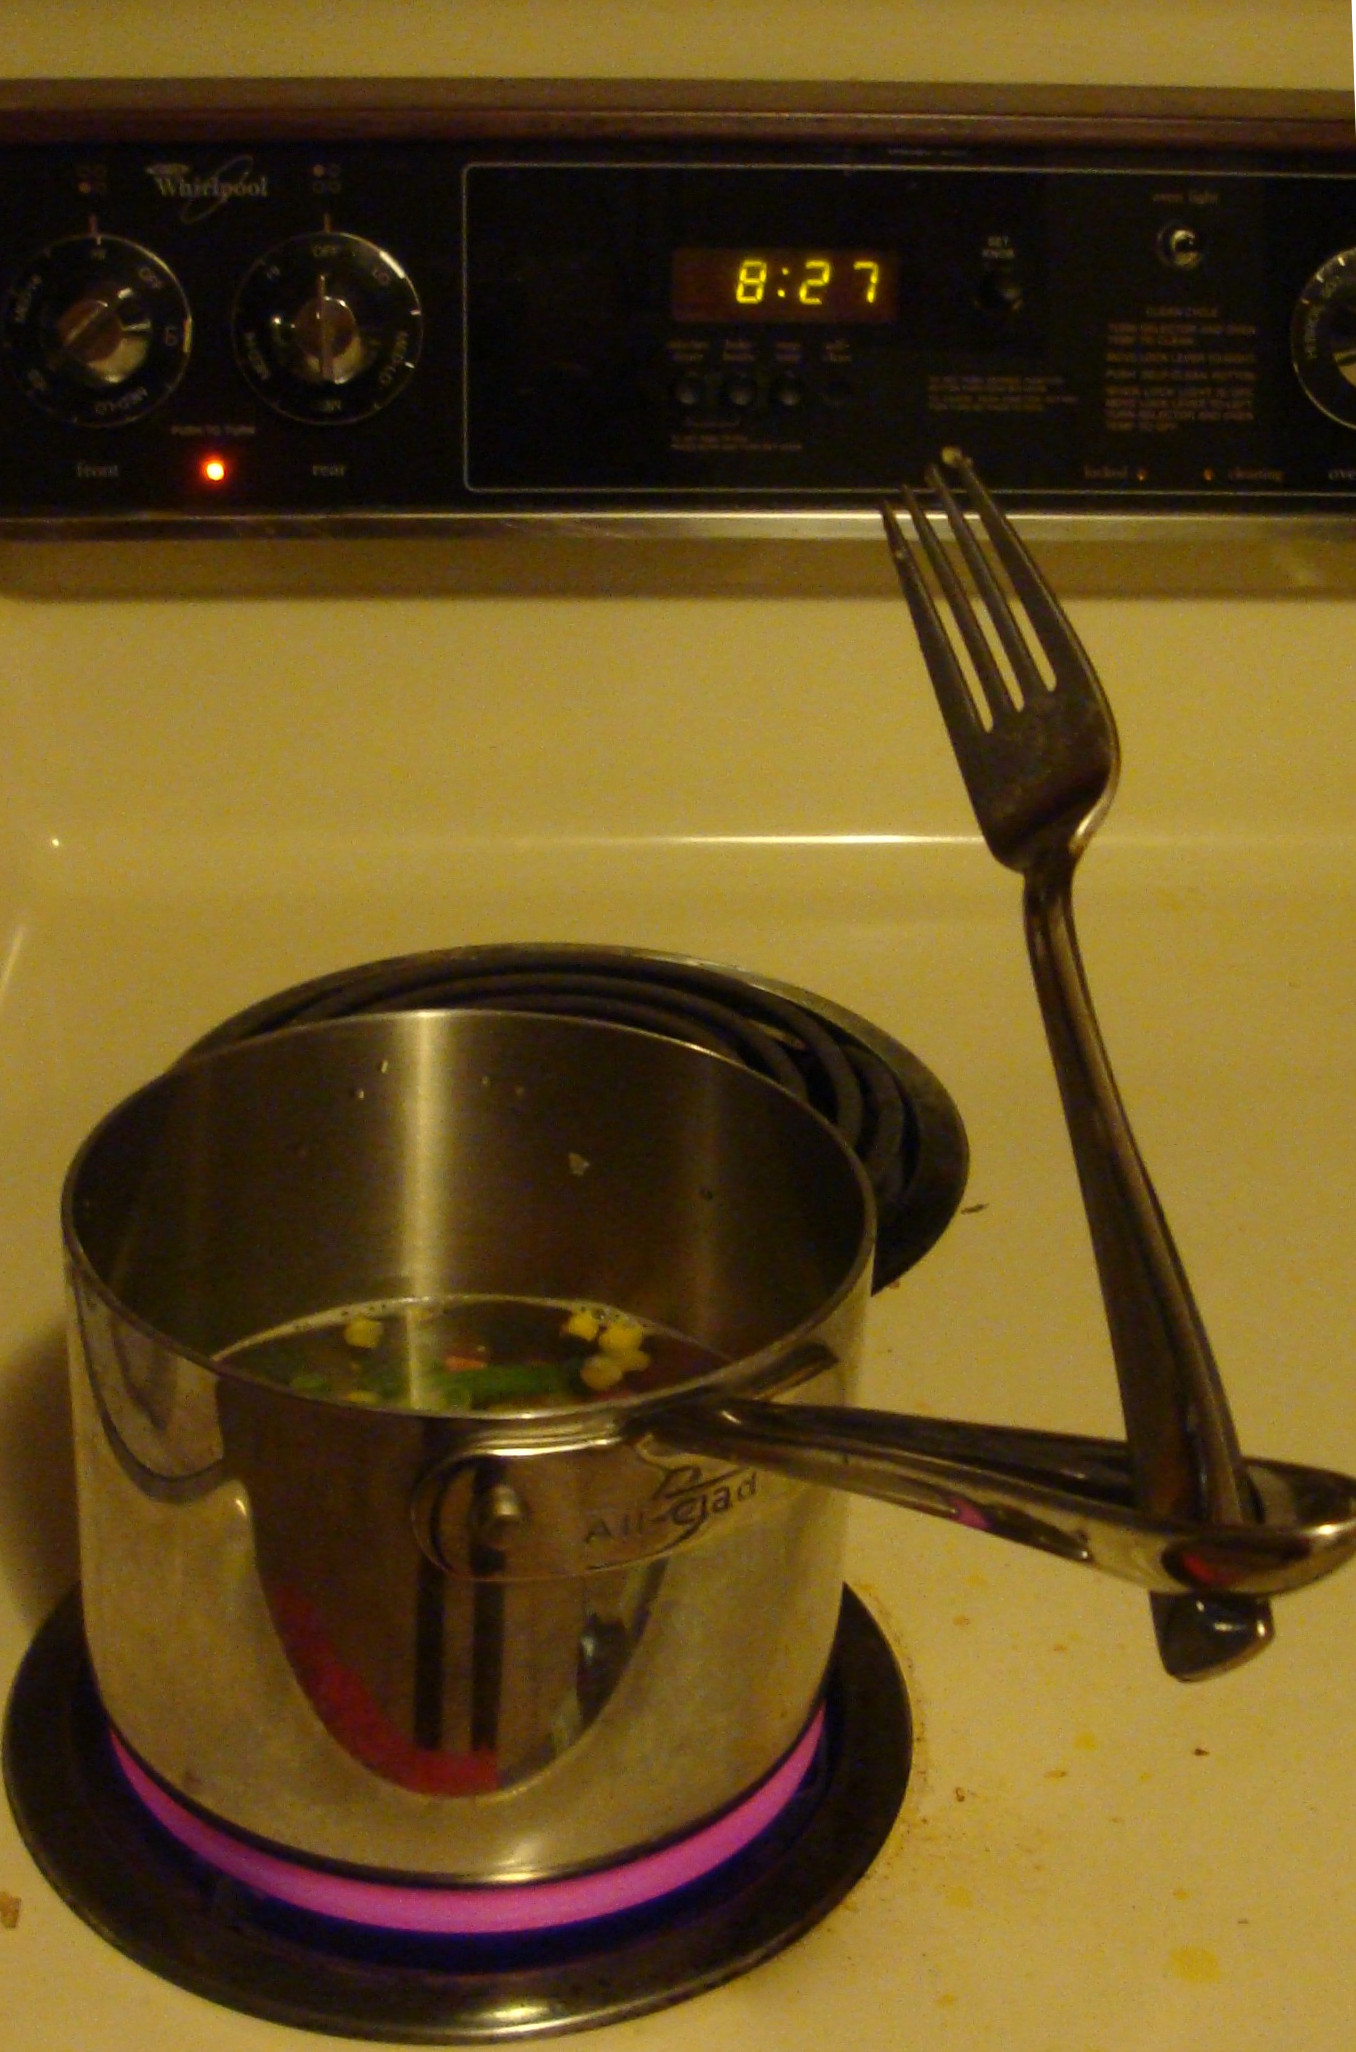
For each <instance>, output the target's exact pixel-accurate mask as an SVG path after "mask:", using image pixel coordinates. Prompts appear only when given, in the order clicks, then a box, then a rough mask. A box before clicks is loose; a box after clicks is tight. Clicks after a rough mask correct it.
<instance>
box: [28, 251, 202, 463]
mask: <svg viewBox="0 0 1356 2052" xmlns="http://www.w3.org/2000/svg"><path fill="white" fill-rule="evenodd" d="M192 335H193V323H192V317H191V315H190V313H189V308H188V301H187V300H186V299H185V297H184V294H183V290H182V288H181V286H180V284H179V281H178V279H177V278H176V277H175V276H174V273H173V272H172V271H171V270H170V268H169V266H168V265H167V264H165V263H162V262H161V260H160V258H159V257H158V256H156V255H154V253H153V252H152V251H150V250H148V249H143V248H142V247H141V245H140V244H139V243H136V242H128V241H126V240H124V239H123V238H122V237H121V236H116V235H100V234H99V233H97V231H96V232H94V233H92V234H89V235H74V236H70V237H68V238H66V239H65V240H64V241H61V242H54V243H52V244H51V245H50V247H49V248H47V249H45V250H44V251H43V252H42V254H41V256H39V257H37V258H36V259H35V260H34V262H33V263H31V264H30V265H29V266H28V268H27V269H26V270H25V271H24V272H23V273H22V274H21V275H20V277H19V278H18V279H17V280H16V281H15V283H14V285H13V286H12V287H11V288H10V291H9V294H8V297H7V299H6V302H5V308H4V316H3V338H4V350H5V355H6V358H7V359H8V362H9V365H10V368H11V369H12V370H13V372H14V374H15V376H16V377H17V378H18V380H19V383H20V385H21V386H22V388H23V390H24V393H25V394H26V396H27V397H28V399H29V400H30V401H31V402H32V404H33V405H34V406H38V407H40V408H41V409H42V411H43V412H44V413H49V414H53V415H55V416H56V418H57V419H58V420H62V421H65V422H66V423H67V424H68V425H69V426H71V427H120V426H122V425H123V424H124V423H126V422H128V421H134V420H141V419H143V418H144V416H145V415H146V414H148V413H150V412H151V411H152V409H153V408H154V407H157V406H159V405H160V403H161V401H162V400H164V399H166V398H168V397H169V394H170V393H171V392H172V391H173V390H174V388H175V386H176V385H177V384H178V382H179V380H180V378H181V377H182V376H183V374H184V368H185V366H186V364H187V362H188V355H189V349H190V347H191V344H192Z"/></svg>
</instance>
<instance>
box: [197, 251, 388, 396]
mask: <svg viewBox="0 0 1356 2052" xmlns="http://www.w3.org/2000/svg"><path fill="white" fill-rule="evenodd" d="M420 325H421V324H420V308H419V296H418V294H417V293H416V291H415V289H414V286H413V285H412V284H411V283H410V280H409V279H408V277H407V276H406V275H405V273H404V271H403V270H402V269H401V268H400V265H399V264H398V263H397V262H396V260H395V258H394V257H392V256H388V255H387V253H386V251H385V250H383V249H378V247H377V245H376V243H375V242H365V241H364V240H363V238H362V237H361V236H358V235H334V234H331V233H329V232H326V233H325V234H323V235H294V236H293V237H292V238H291V240H290V241H288V242H280V243H279V244H278V246H277V248H276V249H271V250H269V251H268V253H267V255H266V256H262V257H260V259H259V261H258V262H257V263H256V264H255V265H253V267H252V268H251V269H250V270H249V271H248V272H247V273H246V275H245V279H244V282H243V284H242V285H241V287H240V290H239V292H238V293H237V295H236V302H235V315H234V335H235V353H236V360H237V362H238V363H239V365H240V368H241V370H242V371H243V372H244V374H245V377H246V378H247V379H248V381H249V383H250V384H251V385H252V386H253V387H254V390H255V391H256V392H257V393H258V394H259V396H260V398H261V399H265V400H267V402H268V404H269V405H270V406H272V407H273V408H274V409H275V411H276V412H278V413H282V414H285V415H286V416H287V417H288V419H289V420H305V421H313V422H317V423H319V424H320V425H321V426H326V425H335V426H344V425H346V424H347V423H348V422H350V421H355V420H365V419H366V418H367V416H368V415H369V414H372V413H377V412H379V411H380V409H381V408H382V407H383V406H387V405H389V404H390V402H391V400H392V399H394V398H395V396H396V393H397V392H399V391H400V390H401V389H402V387H403V386H404V385H405V383H406V382H407V380H408V379H409V377H410V374H411V373H412V371H413V370H414V367H415V365H416V364H417V362H418V361H419V342H420Z"/></svg>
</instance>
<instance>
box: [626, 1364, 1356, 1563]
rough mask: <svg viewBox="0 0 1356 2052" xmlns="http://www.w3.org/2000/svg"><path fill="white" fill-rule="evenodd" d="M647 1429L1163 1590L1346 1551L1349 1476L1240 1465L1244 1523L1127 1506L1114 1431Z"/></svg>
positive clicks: (672, 1411) (708, 1420)
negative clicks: (1247, 1520) (1100, 1434)
mask: <svg viewBox="0 0 1356 2052" xmlns="http://www.w3.org/2000/svg"><path fill="white" fill-rule="evenodd" d="M645 1423H646V1436H647V1438H650V1439H655V1440H659V1441H661V1442H662V1443H663V1445H664V1446H666V1447H668V1448H671V1449H673V1450H674V1451H677V1452H682V1453H701V1454H714V1455H716V1456H718V1457H722V1458H728V1459H731V1460H738V1461H743V1462H748V1463H750V1464H751V1465H752V1466H754V1467H759V1468H768V1469H770V1470H771V1471H772V1472H773V1473H775V1474H779V1475H788V1476H790V1477H792V1478H793V1479H794V1480H795V1481H798V1482H813V1483H822V1484H825V1485H827V1486H828V1487H829V1488H833V1489H847V1490H851V1491H852V1492H853V1493H854V1494H856V1495H859V1496H874V1497H879V1498H880V1499H881V1500H882V1501H883V1502H885V1503H894V1504H899V1505H901V1506H903V1507H904V1508H905V1509H908V1510H918V1511H924V1512H926V1513H927V1514H928V1515H929V1516H931V1517H939V1518H949V1519H951V1520H952V1521H953V1522H954V1523H956V1524H961V1525H969V1526H972V1527H973V1528H974V1529H975V1530H976V1531H980V1532H991V1533H993V1534H994V1535H995V1537H997V1538H1000V1539H1011V1540H1014V1541H1015V1542H1016V1543H1017V1544H1018V1545H1020V1546H1034V1547H1037V1548H1038V1549H1039V1550H1040V1551H1041V1552H1043V1553H1054V1554H1057V1555H1058V1556H1059V1557H1060V1559H1061V1560H1071V1561H1078V1562H1081V1563H1082V1564H1083V1565H1085V1566H1087V1567H1095V1568H1100V1569H1101V1570H1102V1572H1103V1573H1104V1574H1109V1575H1116V1576H1118V1577H1119V1578H1120V1579H1121V1580H1123V1581H1128V1582H1135V1583H1137V1584H1138V1585H1139V1586H1140V1587H1141V1588H1143V1589H1155V1590H1162V1591H1163V1592H1164V1593H1170V1594H1176V1595H1180V1594H1181V1593H1182V1592H1183V1591H1184V1590H1186V1591H1190V1592H1192V1593H1193V1594H1196V1595H1201V1596H1211V1597H1216V1598H1218V1597H1221V1596H1226V1597H1227V1596H1229V1595H1238V1596H1273V1595H1279V1594H1282V1593H1283V1592H1284V1591H1286V1590H1289V1589H1298V1588H1301V1587H1303V1585H1304V1584H1305V1583H1307V1582H1315V1581H1318V1580H1319V1579H1320V1578H1321V1577H1322V1576H1323V1575H1327V1574H1331V1573H1332V1571H1333V1570H1334V1568H1338V1567H1341V1565H1342V1563H1343V1562H1344V1561H1346V1560H1349V1559H1350V1557H1351V1555H1352V1554H1353V1553H1354V1552H1356V1480H1353V1479H1352V1478H1351V1477H1350V1476H1347V1475H1339V1474H1334V1473H1331V1472H1330V1471H1329V1470H1327V1469H1323V1468H1303V1467H1295V1466H1293V1465H1292V1464H1291V1463H1289V1462H1286V1461H1255V1460H1249V1461H1247V1462H1246V1468H1247V1474H1248V1479H1249V1481H1250V1483H1251V1485H1252V1489H1253V1491H1254V1493H1255V1495H1256V1498H1257V1509H1258V1518H1259V1522H1258V1523H1256V1524H1249V1525H1204V1524H1190V1523H1184V1522H1182V1521H1180V1520H1174V1519H1168V1518H1159V1517H1154V1516H1153V1515H1151V1514H1150V1513H1148V1512H1146V1511H1141V1510H1139V1509H1138V1508H1137V1507H1136V1504H1135V1485H1134V1479H1133V1471H1132V1468H1131V1461H1130V1451H1129V1448H1128V1447H1127V1446H1125V1445H1124V1444H1123V1443H1122V1442H1120V1441H1119V1440H1112V1439H1085V1438H1082V1437H1080V1436H1078V1435H1075V1434H1070V1433H1055V1432H1032V1431H1024V1430H1022V1429H1020V1428H1017V1427H1013V1426H1002V1425H977V1424H970V1423H968V1422H961V1421H959V1420H952V1419H943V1418H914V1417H908V1416H904V1415H901V1414H897V1413H895V1412H891V1411H865V1410H854V1409H851V1408H843V1407H840V1406H835V1405H819V1404H795V1403H769V1402H766V1401H763V1400H759V1399H739V1398H734V1399H727V1400H725V1401H723V1402H721V1403H719V1404H713V1403H711V1402H710V1401H709V1399H708V1400H706V1401H703V1402H697V1403H686V1404H681V1405H679V1404H673V1405H669V1406H667V1407H666V1408H665V1409H663V1410H662V1411H659V1412H653V1411H652V1412H650V1413H648V1414H647V1417H646V1420H645Z"/></svg>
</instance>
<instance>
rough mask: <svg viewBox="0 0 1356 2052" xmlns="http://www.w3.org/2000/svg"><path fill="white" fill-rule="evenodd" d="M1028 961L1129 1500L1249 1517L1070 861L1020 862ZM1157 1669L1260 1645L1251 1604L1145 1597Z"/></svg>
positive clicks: (1264, 1623) (1210, 1664)
mask: <svg viewBox="0 0 1356 2052" xmlns="http://www.w3.org/2000/svg"><path fill="white" fill-rule="evenodd" d="M1023 912H1024V918H1025V925H1026V940H1027V948H1028V951H1029V953H1030V956H1031V969H1032V974H1033V976H1034V978H1035V982H1036V991H1037V995H1038V997H1039V999H1040V1007H1041V1015H1042V1018H1043V1019H1044V1022H1045V1032H1046V1038H1047V1040H1048V1041H1049V1045H1050V1053H1051V1057H1052V1059H1053V1062H1054V1068H1055V1075H1056V1077H1057V1079H1058V1082H1059V1091H1060V1097H1061V1099H1062V1100H1063V1104H1064V1117H1065V1121H1066V1123H1067V1125H1068V1129H1069V1138H1070V1141H1071V1142H1072V1146H1073V1154H1074V1160H1075V1163H1076V1164H1077V1168H1078V1180H1079V1184H1080V1186H1081V1189H1082V1193H1083V1207H1084V1210H1085V1212H1086V1213H1087V1219H1088V1227H1089V1231H1090V1233H1091V1236H1092V1244H1093V1251H1094V1253H1095V1255H1096V1259H1097V1271H1098V1275H1099V1278H1100V1281H1101V1286H1102V1299H1103V1302H1104V1304H1105V1307H1106V1316H1107V1324H1108V1326H1109V1328H1110V1333H1111V1347H1112V1353H1113V1355H1114V1357H1115V1362H1116V1374H1117V1378H1118V1380H1119V1383H1120V1394H1121V1409H1122V1411H1123V1413H1124V1416H1125V1425H1126V1438H1127V1441H1128V1443H1129V1447H1130V1454H1131V1460H1132V1463H1133V1469H1134V1476H1135V1486H1136V1495H1137V1497H1138V1500H1139V1502H1140V1504H1141V1506H1142V1507H1143V1508H1144V1509H1145V1510H1148V1511H1151V1512H1152V1513H1154V1514H1155V1515H1156V1516H1159V1517H1165V1518H1182V1519H1187V1520H1191V1521H1197V1520H1199V1521H1202V1522H1205V1523H1210V1524H1225V1525H1228V1524H1250V1523H1253V1522H1254V1521H1255V1520H1256V1517H1257V1507H1256V1503H1255V1500H1254V1498H1253V1495H1252V1491H1251V1487H1250V1485H1249V1482H1248V1479H1247V1471H1246V1469H1245V1467H1244V1464H1243V1458H1242V1455H1241V1453H1240V1451H1239V1445H1238V1437H1237V1434H1236V1433H1235V1430H1234V1423H1233V1419H1232V1417H1231V1416H1230V1413H1229V1405H1228V1400H1227V1398H1226V1397H1225V1394H1224V1388H1223V1384H1222V1383H1221V1381H1220V1376H1219V1370H1218V1368H1217V1367H1216V1365H1215V1358H1214V1355H1213V1353H1212V1352H1211V1349H1210V1342H1209V1340H1208V1338H1207V1337H1206V1332H1205V1327H1204V1325H1203V1324H1202V1322H1201V1316H1200V1313H1199V1311H1198V1310H1197V1308H1196V1301H1195V1298H1194V1297H1193V1296H1192V1293H1191V1286H1190V1284H1189V1283H1188V1281H1187V1278H1186V1272H1185V1270H1184V1269H1183V1267H1182V1263H1181V1259H1180V1257H1179V1255H1178V1252H1177V1248H1176V1245H1175V1244H1174V1241H1173V1237H1172V1233H1171V1231H1170V1230H1169V1227H1168V1222H1167V1220H1166V1218H1165V1217H1164V1215H1163V1208H1162V1206H1161V1205H1160V1203H1159V1201H1158V1197H1157V1194H1156V1192H1155V1190H1154V1187H1153V1184H1152V1182H1151V1181H1150V1179H1149V1173H1148V1170H1147V1169H1146V1168H1145V1166H1144V1162H1143V1159H1142V1158H1141V1155H1140V1152H1139V1148H1138V1147H1137V1145H1136V1143H1135V1136H1134V1134H1133V1132H1132V1131H1131V1128H1130V1121H1129V1119H1128V1118H1127V1117H1126V1113H1125V1107H1124V1105H1123V1104H1122V1102H1121V1096H1120V1092H1119V1090H1118V1089H1117V1087H1116V1079H1115V1077H1114V1075H1113V1074H1112V1070H1111V1064H1110V1062H1109V1060H1108V1058H1107V1053H1106V1048H1105V1046H1104V1044H1103V1041H1102V1036H1101V1033H1100V1031H1099V1029H1098V1025H1097V1018H1096V1014H1095V1012H1094V1011H1093V1005H1092V996H1091V993H1090V991H1089V989H1088V982H1087V976H1086V973H1085V971H1084V968H1083V961H1082V956H1081V955H1080V953H1079V948H1078V937H1077V934H1076V932H1075V930H1074V920H1073V864H1072V862H1071V861H1068V860H1065V859H1060V860H1058V861H1055V862H1052V863H1051V864H1050V865H1049V866H1048V867H1039V868H1035V869H1032V870H1029V871H1028V872H1027V874H1026V878H1025V891H1024V896H1023ZM1150 1600H1151V1603H1152V1606H1153V1617H1154V1629H1155V1632H1156V1634H1157V1637H1158V1645H1159V1653H1160V1657H1161V1658H1162V1661H1163V1664H1164V1666H1165V1667H1166V1669H1167V1670H1168V1672H1169V1673H1170V1674H1173V1675H1175V1676H1176V1677H1177V1678H1178V1679H1179V1680H1183V1681H1189V1680H1195V1679H1199V1678H1203V1677H1205V1676H1206V1675H1209V1674H1213V1673H1216V1672H1218V1671H1219V1670H1220V1669H1221V1668H1224V1667H1233V1666H1237V1665H1238V1664H1239V1663H1240V1662H1241V1661H1243V1660H1246V1659H1249V1658H1251V1657H1252V1655H1254V1654H1256V1653H1260V1652H1261V1651H1262V1649H1263V1648H1264V1647H1265V1646H1266V1645H1267V1644H1268V1642H1269V1640H1270V1638H1271V1633H1272V1624H1271V1611H1270V1606H1269V1605H1268V1604H1267V1603H1266V1601H1265V1600H1264V1599H1260V1598H1250V1597H1237V1596H1224V1595H1221V1596H1218V1597H1215V1596H1154V1597H1152V1598H1151V1599H1150Z"/></svg>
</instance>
